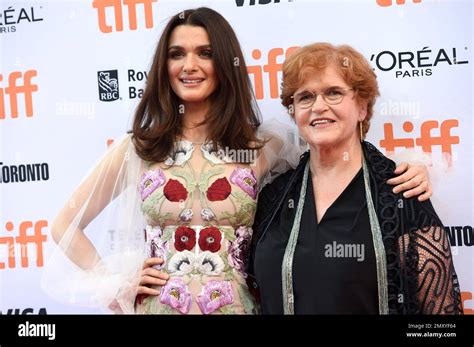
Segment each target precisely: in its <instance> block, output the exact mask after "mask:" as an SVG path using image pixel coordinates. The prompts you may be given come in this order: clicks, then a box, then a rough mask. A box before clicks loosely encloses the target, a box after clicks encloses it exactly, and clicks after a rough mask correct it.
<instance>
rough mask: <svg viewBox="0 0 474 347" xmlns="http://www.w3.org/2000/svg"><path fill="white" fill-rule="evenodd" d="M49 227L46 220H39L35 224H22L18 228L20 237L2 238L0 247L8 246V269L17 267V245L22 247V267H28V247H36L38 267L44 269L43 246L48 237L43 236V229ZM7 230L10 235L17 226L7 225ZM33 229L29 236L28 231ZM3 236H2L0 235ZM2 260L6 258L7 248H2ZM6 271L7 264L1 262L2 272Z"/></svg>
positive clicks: (27, 222) (29, 222)
mask: <svg viewBox="0 0 474 347" xmlns="http://www.w3.org/2000/svg"><path fill="white" fill-rule="evenodd" d="M47 226H48V222H47V221H45V220H39V221H37V222H35V223H33V222H32V221H24V222H21V223H20V225H19V227H18V236H16V237H15V236H1V237H0V246H2V245H6V246H7V247H6V248H7V252H6V253H7V259H8V267H9V268H15V267H16V256H15V245H20V255H21V267H28V265H29V262H28V245H30V244H32V245H34V246H36V266H37V267H43V260H44V259H43V244H44V243H45V242H46V239H47V236H46V235H45V234H43V229H44V228H46V227H47ZM5 229H6V230H7V232H8V233H12V232H13V231H14V230H15V225H14V224H13V223H12V222H7V223H6V224H5ZM29 229H33V234H28V230H29ZM0 235H1V234H0ZM0 250H1V252H0V259H3V258H5V252H4V250H5V247H1V248H0ZM1 269H5V263H4V262H0V270H1Z"/></svg>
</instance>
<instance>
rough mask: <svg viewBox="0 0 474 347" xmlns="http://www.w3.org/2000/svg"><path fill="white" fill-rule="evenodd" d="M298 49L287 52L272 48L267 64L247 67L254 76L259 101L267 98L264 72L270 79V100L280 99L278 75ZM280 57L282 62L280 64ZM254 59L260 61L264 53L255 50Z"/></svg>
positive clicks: (256, 95)
mask: <svg viewBox="0 0 474 347" xmlns="http://www.w3.org/2000/svg"><path fill="white" fill-rule="evenodd" d="M297 48H298V47H297V46H295V47H290V48H288V49H287V50H286V52H285V51H284V50H283V48H279V47H277V48H272V49H270V50H269V51H268V54H267V63H266V64H265V63H264V64H263V65H253V66H247V72H248V73H249V75H253V81H254V89H255V97H256V98H257V100H261V99H263V98H264V97H265V95H264V72H265V73H266V75H267V77H268V85H269V87H270V88H269V89H270V98H272V99H276V98H278V97H279V95H280V93H279V89H278V88H279V85H280V84H279V83H278V81H279V77H278V73H279V72H281V69H282V66H283V61H284V60H285V59H286V58H288V56H289V55H290V54H291V53H293V52H294V50H295V49H297ZM278 57H281V58H280V61H281V62H278V59H277V58H278ZM252 58H253V59H255V60H260V59H261V58H262V51H261V50H259V49H254V50H253V51H252Z"/></svg>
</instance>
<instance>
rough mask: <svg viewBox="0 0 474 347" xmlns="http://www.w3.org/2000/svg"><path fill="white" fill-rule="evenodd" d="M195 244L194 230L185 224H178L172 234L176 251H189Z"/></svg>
mask: <svg viewBox="0 0 474 347" xmlns="http://www.w3.org/2000/svg"><path fill="white" fill-rule="evenodd" d="M195 245H196V232H195V231H194V229H191V228H189V227H186V226H180V227H179V228H178V229H176V233H175V234H174V248H176V250H177V251H178V252H182V251H184V250H187V251H191V250H192V249H193V248H194V246H195Z"/></svg>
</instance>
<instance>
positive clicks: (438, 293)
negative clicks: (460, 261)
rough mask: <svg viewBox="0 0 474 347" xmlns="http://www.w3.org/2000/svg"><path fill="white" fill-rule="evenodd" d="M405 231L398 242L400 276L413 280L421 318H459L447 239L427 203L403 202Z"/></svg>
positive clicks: (454, 280) (458, 305)
mask: <svg viewBox="0 0 474 347" xmlns="http://www.w3.org/2000/svg"><path fill="white" fill-rule="evenodd" d="M404 203H406V205H407V206H406V208H405V210H406V212H407V216H406V217H407V218H408V221H407V222H408V224H409V225H406V224H405V225H404V228H408V233H406V230H407V229H405V233H404V235H403V236H402V237H400V238H399V250H400V253H401V257H400V258H401V265H402V269H401V270H402V273H403V272H404V270H405V267H406V271H407V274H408V277H409V278H412V279H413V280H412V281H411V282H412V285H411V286H412V288H411V289H412V290H413V291H414V294H415V297H413V301H416V302H417V310H416V311H417V312H416V313H420V314H462V305H461V291H460V287H459V282H458V278H457V275H456V271H455V270H454V263H453V257H452V253H451V247H450V244H449V238H448V235H447V233H446V231H445V229H444V227H443V224H442V223H441V221H440V220H439V218H438V216H437V215H436V212H435V211H434V209H433V206H432V205H431V202H430V201H425V202H419V201H417V200H416V199H409V200H405V201H404Z"/></svg>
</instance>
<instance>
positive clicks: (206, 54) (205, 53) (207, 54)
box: [200, 50, 212, 58]
mask: <svg viewBox="0 0 474 347" xmlns="http://www.w3.org/2000/svg"><path fill="white" fill-rule="evenodd" d="M200 55H201V57H205V58H212V52H211V51H210V50H204V51H201V53H200Z"/></svg>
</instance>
